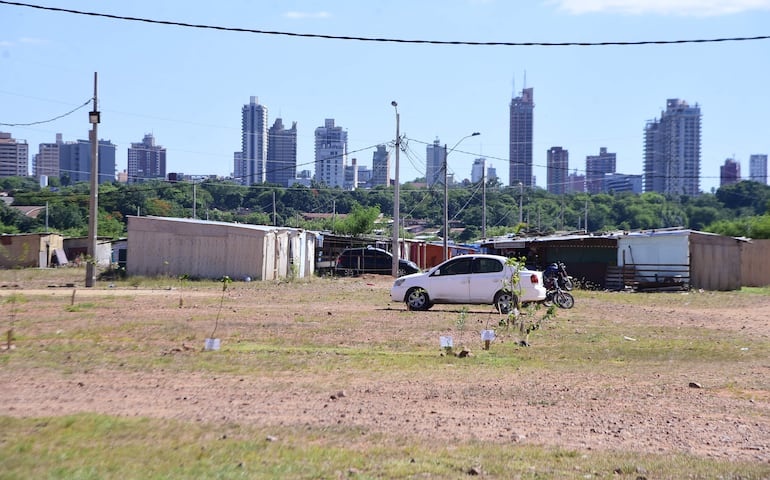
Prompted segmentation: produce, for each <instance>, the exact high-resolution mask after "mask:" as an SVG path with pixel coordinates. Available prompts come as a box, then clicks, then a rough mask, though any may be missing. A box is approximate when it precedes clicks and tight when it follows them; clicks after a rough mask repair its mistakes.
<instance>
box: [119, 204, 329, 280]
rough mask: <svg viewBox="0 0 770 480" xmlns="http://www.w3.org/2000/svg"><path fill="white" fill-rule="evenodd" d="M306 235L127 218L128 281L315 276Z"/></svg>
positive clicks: (277, 229)
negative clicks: (163, 277)
mask: <svg viewBox="0 0 770 480" xmlns="http://www.w3.org/2000/svg"><path fill="white" fill-rule="evenodd" d="M315 241H316V237H315V235H314V234H312V233H309V232H307V231H305V230H300V229H293V228H284V227H273V226H264V225H246V224H235V223H225V222H211V221H206V220H193V219H185V218H167V217H129V218H128V249H127V259H126V271H127V273H128V274H129V275H146V276H157V275H170V276H180V275H185V274H186V275H190V276H192V277H199V278H222V277H223V276H225V275H227V276H229V277H230V278H232V279H234V280H240V279H244V278H246V277H250V278H251V279H254V280H275V279H278V278H286V277H288V276H298V277H305V276H310V275H312V274H313V271H314V263H313V253H314V252H315Z"/></svg>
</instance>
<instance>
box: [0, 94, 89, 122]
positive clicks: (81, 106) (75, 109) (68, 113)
mask: <svg viewBox="0 0 770 480" xmlns="http://www.w3.org/2000/svg"><path fill="white" fill-rule="evenodd" d="M92 100H93V99H92V98H89V99H88V100H86V101H85V103H83V104H82V105H80V106H79V107H76V108H73V109H72V110H70V111H69V112H67V113H62V114H61V115H59V116H58V117H53V118H50V119H48V120H40V121H37V122H30V123H2V122H0V125H2V126H4V127H30V126H32V125H40V124H42V123H50V122H53V121H54V120H58V119H60V118H64V117H66V116H67V115H72V114H73V113H75V112H77V111H78V110H80V109H81V108H83V107H85V106H86V105H88V104H89V103H91V101H92Z"/></svg>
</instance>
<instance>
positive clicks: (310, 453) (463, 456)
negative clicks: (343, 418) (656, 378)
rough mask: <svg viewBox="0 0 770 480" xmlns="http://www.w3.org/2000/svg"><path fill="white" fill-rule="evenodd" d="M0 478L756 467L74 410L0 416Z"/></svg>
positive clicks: (652, 474)
mask: <svg viewBox="0 0 770 480" xmlns="http://www.w3.org/2000/svg"><path fill="white" fill-rule="evenodd" d="M0 432H2V433H0V464H1V465H3V468H2V471H1V472H0V478H4V479H16V478H18V479H22V478H49V479H59V478H61V479H68V480H69V479H134V478H137V479H138V478H141V479H167V478H222V479H229V478H260V479H286V478H292V479H317V478H360V479H375V478H467V477H468V476H469V471H470V470H471V469H474V468H475V469H478V471H479V472H480V473H481V474H482V477H481V478H501V479H507V478H522V479H543V478H556V479H559V478H565V479H567V478H613V479H635V478H638V477H640V476H645V477H647V478H694V479H698V478H702V479H707V478H742V479H761V478H767V476H768V475H770V466H768V465H766V464H748V463H727V462H721V461H716V460H704V459H701V458H695V457H691V456H687V455H666V454H661V455H639V454H636V453H622V452H580V451H575V450H569V449H561V448H545V447H538V446H532V445H517V444H515V443H511V442H501V443H497V444H489V443H480V442H473V441H468V442H454V441H450V440H451V439H447V442H441V441H437V442H433V443H423V442H416V441H414V440H412V439H408V438H402V437H399V436H398V435H394V436H383V435H380V434H373V433H369V432H367V431H364V430H360V429H348V428H342V427H339V428H325V429H306V428H303V429H298V428H290V427H286V428H281V429H280V430H275V429H262V428H252V427H244V426H240V425H237V424H231V423H227V424H189V423H184V424H182V423H177V422H174V421H166V420H154V419H147V418H132V419H129V418H115V417H109V416H101V415H89V414H81V415H75V416H66V417H56V418H37V419H16V418H8V417H0Z"/></svg>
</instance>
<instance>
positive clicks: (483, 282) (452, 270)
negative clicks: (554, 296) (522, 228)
mask: <svg viewBox="0 0 770 480" xmlns="http://www.w3.org/2000/svg"><path fill="white" fill-rule="evenodd" d="M507 260H508V259H507V258H506V257H503V256H499V255H487V254H471V255H461V256H458V257H454V258H450V259H449V260H446V261H444V262H443V263H441V264H439V265H437V266H435V267H433V268H431V269H430V270H428V271H427V272H422V273H416V274H413V275H407V276H405V277H401V278H398V279H396V281H395V282H394V283H393V287H392V288H391V290H390V297H391V299H393V301H395V302H405V303H406V306H407V308H408V309H409V310H428V309H429V308H431V307H432V306H433V305H435V304H437V303H461V304H477V305H483V304H487V305H494V306H495V307H496V308H497V310H498V311H499V312H500V313H508V312H509V311H511V309H512V308H514V307H515V306H516V305H517V304H518V303H522V304H523V303H529V302H542V301H543V300H545V297H546V289H545V287H544V286H543V274H542V272H538V271H535V270H526V269H522V270H520V271H519V285H517V286H514V287H513V288H511V286H510V282H511V278H512V277H513V274H514V273H515V272H516V267H514V266H511V265H507V264H506V262H507Z"/></svg>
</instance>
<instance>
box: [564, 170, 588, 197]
mask: <svg viewBox="0 0 770 480" xmlns="http://www.w3.org/2000/svg"><path fill="white" fill-rule="evenodd" d="M585 191H586V176H585V175H578V173H577V170H575V171H574V172H572V173H570V174H569V177H567V190H566V192H565V193H582V192H585Z"/></svg>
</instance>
